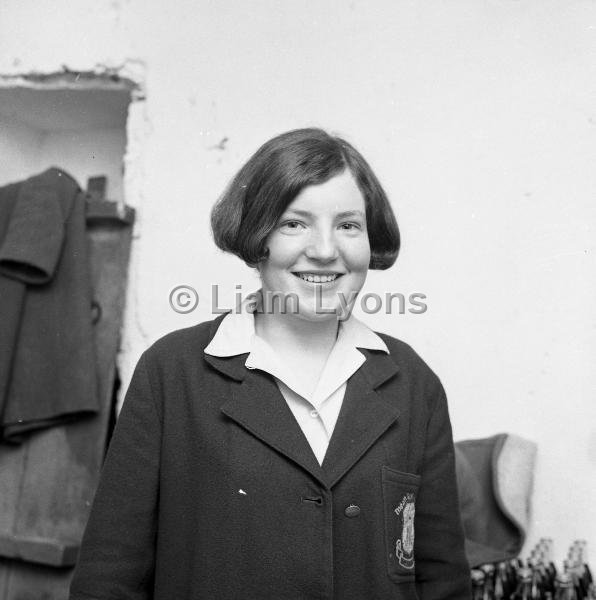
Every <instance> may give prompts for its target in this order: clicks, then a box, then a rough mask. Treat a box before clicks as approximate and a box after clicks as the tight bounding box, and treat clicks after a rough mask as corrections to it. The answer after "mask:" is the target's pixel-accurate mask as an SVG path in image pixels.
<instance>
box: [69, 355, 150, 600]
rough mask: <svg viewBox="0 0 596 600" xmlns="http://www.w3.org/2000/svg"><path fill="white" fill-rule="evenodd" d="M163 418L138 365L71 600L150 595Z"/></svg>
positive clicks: (105, 469)
mask: <svg viewBox="0 0 596 600" xmlns="http://www.w3.org/2000/svg"><path fill="white" fill-rule="evenodd" d="M160 446H161V419H160V414H159V411H158V407H157V406H156V404H155V402H154V398H153V394H152V392H151V385H150V382H149V378H148V372H147V367H146V358H145V355H143V357H141V360H140V361H139V364H138V365H137V367H136V369H135V372H134V375H133V377H132V381H131V384H130V387H129V389H128V392H127V394H126V398H125V400H124V404H123V407H122V410H121V412H120V415H119V418H118V422H117V424H116V428H115V430H114V434H113V436H112V440H111V443H110V447H109V450H108V453H107V456H106V460H105V463H104V466H103V470H102V473H101V477H100V482H99V486H98V488H97V492H96V495H95V500H94V502H93V507H92V509H91V514H90V517H89V521H88V523H87V528H86V530H85V534H84V536H83V542H82V545H81V552H80V556H79V561H78V563H77V566H76V569H75V573H74V577H73V580H72V584H71V588H70V600H90V599H91V598H93V599H96V600H108V599H109V600H113V599H115V598H127V599H129V600H146V599H149V598H151V597H152V587H153V572H154V563H155V538H156V529H157V525H156V521H157V502H158V492H159V464H160Z"/></svg>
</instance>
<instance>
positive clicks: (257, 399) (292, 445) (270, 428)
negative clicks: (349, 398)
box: [205, 354, 326, 485]
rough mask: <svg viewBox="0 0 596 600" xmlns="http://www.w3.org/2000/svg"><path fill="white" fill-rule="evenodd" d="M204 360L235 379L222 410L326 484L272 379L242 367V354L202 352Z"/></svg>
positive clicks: (307, 444) (315, 460)
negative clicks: (228, 398)
mask: <svg viewBox="0 0 596 600" xmlns="http://www.w3.org/2000/svg"><path fill="white" fill-rule="evenodd" d="M205 359H206V360H207V361H208V362H209V363H210V364H211V365H212V366H214V367H215V368H216V369H218V370H219V371H220V372H222V373H225V374H226V375H228V376H229V377H232V378H233V379H235V380H236V381H235V382H231V389H232V398H231V400H228V401H227V402H226V403H225V404H223V405H222V407H221V410H222V412H223V413H224V414H226V415H227V416H228V417H229V418H230V419H233V420H234V421H236V423H238V424H239V425H240V426H241V427H243V428H244V429H246V430H247V431H249V432H250V433H251V434H252V435H254V436H255V437H257V438H259V439H260V440H261V441H262V442H263V443H265V444H267V445H269V446H271V448H273V449H274V450H276V451H277V452H279V453H280V454H283V455H284V456H285V457H286V458H288V459H290V460H292V461H293V462H295V463H296V464H297V465H299V466H301V467H302V468H303V469H304V470H306V471H308V473H310V474H311V475H312V476H313V477H314V478H315V479H317V480H318V481H319V482H320V483H322V484H323V485H326V482H325V481H324V476H323V471H322V469H321V466H320V465H319V463H318V462H317V459H316V457H315V455H314V454H313V451H312V449H311V447H310V445H309V443H308V440H307V439H306V437H305V436H304V434H303V433H302V430H301V429H300V426H299V425H298V423H297V421H296V419H295V418H294V415H293V414H292V411H291V410H290V408H289V407H288V405H287V402H286V401H285V399H284V397H283V396H282V394H281V392H280V391H279V388H278V387H277V384H276V383H275V380H274V379H273V378H272V377H271V376H270V375H269V374H267V373H264V372H263V371H260V370H258V369H254V370H248V369H246V367H245V366H244V362H245V361H246V354H242V355H239V356H234V357H230V358H218V357H214V356H209V355H205Z"/></svg>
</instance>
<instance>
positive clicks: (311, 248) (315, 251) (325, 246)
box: [305, 231, 339, 262]
mask: <svg viewBox="0 0 596 600" xmlns="http://www.w3.org/2000/svg"><path fill="white" fill-rule="evenodd" d="M305 254H306V256H307V257H308V258H312V259H313V260H318V261H321V262H331V261H333V260H335V259H336V258H337V257H338V255H339V252H338V248H337V240H336V239H335V236H334V234H333V233H332V232H323V231H314V232H312V233H311V235H310V237H309V240H308V244H307V246H306V249H305Z"/></svg>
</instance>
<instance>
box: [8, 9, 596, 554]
mask: <svg viewBox="0 0 596 600" xmlns="http://www.w3.org/2000/svg"><path fill="white" fill-rule="evenodd" d="M131 63H132V64H136V65H139V66H140V71H142V72H144V79H145V81H144V84H145V87H146V93H147V100H146V102H145V103H144V104H143V105H142V107H141V106H140V105H136V106H135V107H133V109H132V112H131V117H132V122H131V125H130V126H129V143H130V148H129V155H128V158H127V165H128V168H129V171H128V172H127V175H126V181H125V192H126V194H127V200H128V201H129V202H130V203H132V204H135V205H136V206H137V207H138V208H139V219H138V223H137V238H136V240H135V245H134V256H133V262H132V269H133V270H132V274H131V286H130V295H129V303H128V311H127V319H126V328H125V337H124V346H123V356H122V365H123V368H124V375H125V378H126V377H128V376H129V375H130V369H131V367H132V364H133V363H134V362H135V361H136V359H137V357H138V355H139V353H140V352H141V351H142V349H143V348H144V347H146V345H147V344H149V343H150V342H151V341H153V340H154V339H156V338H157V337H158V336H160V335H162V334H163V333H165V332H166V331H169V330H171V329H174V328H178V327H182V326H187V325H191V324H193V323H195V322H197V321H201V320H204V319H207V318H210V314H209V296H210V286H211V284H212V283H219V284H220V286H221V288H222V289H223V290H224V292H225V291H226V290H229V292H228V295H229V296H230V297H231V296H232V294H233V292H234V291H235V290H234V285H235V284H242V286H243V289H244V290H246V291H250V290H251V289H252V288H253V287H254V286H255V279H254V276H253V275H252V274H251V273H250V272H249V271H248V270H247V269H246V267H244V266H243V265H242V264H241V263H240V262H239V261H237V260H236V259H234V258H231V257H226V256H221V255H220V254H219V253H218V252H216V251H215V249H214V248H213V246H212V244H211V242H210V234H209V228H208V213H209V209H210V206H211V205H212V203H213V201H214V200H215V198H216V197H217V195H218V194H219V192H220V191H221V189H222V188H223V186H224V185H225V182H226V181H227V180H228V179H229V178H230V177H231V176H232V175H233V173H234V172H235V170H236V169H237V168H238V167H239V166H240V164H241V162H242V161H243V160H244V159H245V158H247V157H248V155H249V154H250V153H251V152H252V151H253V150H254V149H255V148H256V147H257V146H258V145H259V144H260V143H261V142H263V141H264V140H265V139H267V138H268V137H270V136H271V135H273V134H275V133H278V132H281V131H283V130H286V129H289V128H294V127H301V126H306V125H321V126H324V127H327V128H329V129H331V130H334V131H337V132H339V133H341V134H343V135H344V136H346V137H347V138H348V139H350V140H352V141H353V142H354V143H355V144H356V145H357V146H358V147H359V148H360V149H361V150H362V151H363V153H364V155H365V156H366V157H367V158H368V159H369V161H370V163H371V164H372V165H373V167H374V168H375V169H376V171H377V173H378V175H379V176H380V178H381V180H382V181H383V183H384V185H385V187H386V189H387V191H388V192H389V194H390V196H391V198H392V199H393V202H394V205H395V208H396V212H397V214H398V219H399V221H400V224H401V228H402V232H403V252H402V254H401V257H400V259H399V261H398V263H397V265H396V266H395V267H394V268H393V269H391V270H390V271H388V272H384V273H375V274H373V276H371V278H370V281H369V284H368V288H367V289H368V290H369V291H376V292H378V293H383V292H384V291H401V292H403V293H406V294H408V293H411V292H422V293H425V294H426V295H427V296H428V300H427V302H428V306H429V310H428V311H427V312H426V313H425V314H423V315H391V316H387V315H374V316H372V315H371V316H369V317H367V320H368V322H369V323H371V324H373V325H374V326H375V327H377V328H379V329H381V330H384V331H386V332H388V333H391V334H393V335H397V336H398V337H402V338H404V339H406V340H407V341H409V342H410V343H411V344H412V345H413V346H414V347H415V348H416V349H417V350H418V351H419V352H420V353H421V354H422V355H423V356H424V357H425V358H426V359H427V360H428V362H429V363H430V364H431V365H432V366H433V367H434V368H435V370H436V371H437V372H438V373H439V374H440V376H441V378H442V379H443V382H444V384H445V386H446V389H447V392H448V395H449V398H450V405H451V414H452V420H453V425H454V430H455V434H456V437H457V438H464V437H479V436H485V435H491V434H493V433H495V432H499V431H510V432H515V433H518V434H520V435H522V436H526V437H528V438H530V439H533V440H535V441H536V442H537V443H538V445H539V456H538V460H539V462H538V467H537V473H536V475H537V480H536V491H535V492H536V493H535V513H534V526H533V529H532V530H531V532H530V540H529V543H533V542H535V540H536V539H537V538H538V537H540V536H550V537H553V538H554V539H555V544H556V548H555V550H556V553H557V556H558V558H559V559H561V558H562V557H563V554H564V552H565V551H566V549H567V546H568V545H569V543H570V542H571V541H572V540H573V539H575V538H577V537H582V538H586V539H587V540H588V542H589V544H591V546H592V548H594V547H595V546H596V402H595V397H594V396H595V395H596V369H594V366H593V365H594V359H595V358H596V319H595V309H594V305H595V300H596V284H595V282H594V273H596V268H595V267H596V264H595V263H596V259H595V244H594V239H595V233H596V231H595V230H596V202H594V195H595V192H596V169H594V158H595V147H596V107H595V103H594V99H595V98H596V4H594V3H593V2H589V1H572V2H569V1H568V0H559V1H554V0H526V1H525V2H514V1H513V0H502V1H499V2H496V1H490V0H486V1H484V2H478V1H477V0H460V1H458V2H439V1H431V2H424V3H421V2H413V1H406V0H398V1H393V0H376V1H372V2H366V3H365V2H362V1H360V0H353V1H351V2H349V1H339V0H337V1H327V2H318V1H316V0H286V1H284V2H279V1H274V0H250V1H247V2H231V1H223V2H213V1H207V0H200V1H192V2H191V1H190V0H178V1H177V2H169V3H165V2H158V1H156V0H152V1H147V0H145V1H141V0H128V1H125V0H121V1H113V0H93V1H91V0H80V1H79V2H77V3H72V2H66V1H65V0H53V1H52V2H49V1H43V2H40V1H39V0H37V1H35V2H34V1H33V0H5V1H4V3H3V8H2V12H1V13H0V72H4V73H22V72H27V71H30V70H39V71H55V70H60V69H61V67H62V65H68V67H69V68H71V69H82V70H88V69H92V68H95V67H96V66H97V65H98V64H99V65H107V66H109V67H113V68H117V67H118V66H120V65H123V64H126V65H130V64H131ZM224 138H227V142H226V143H225V144H222V145H223V149H221V148H220V147H219V143H220V142H221V140H223V139H224ZM181 283H186V284H190V285H193V286H194V287H195V288H196V289H197V291H198V292H199V294H200V297H201V302H200V304H199V308H198V309H197V311H195V312H194V313H192V314H191V315H188V316H181V315H178V314H175V313H174V312H173V311H172V310H171V309H170V308H169V305H168V298H167V296H168V292H169V290H170V289H171V288H172V287H173V286H174V285H177V284H181Z"/></svg>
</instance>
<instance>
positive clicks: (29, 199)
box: [0, 168, 98, 442]
mask: <svg viewBox="0 0 596 600" xmlns="http://www.w3.org/2000/svg"><path fill="white" fill-rule="evenodd" d="M0 314H1V315H2V318H1V319H0V416H1V417H0V439H2V440H4V441H11V442H18V441H21V440H22V439H23V436H24V434H25V433H28V432H31V431H33V430H36V429H42V428H45V427H49V426H52V425H56V424H60V423H64V422H66V421H68V420H70V419H73V418H78V417H80V416H81V415H84V414H88V413H93V412H96V411H97V410H98V401H97V383H96V365H95V353H94V340H93V325H92V314H91V288H90V273H89V261H88V257H87V239H86V234H85V199H84V195H83V193H82V192H81V190H80V189H79V186H78V185H77V183H76V181H75V180H74V179H73V178H72V177H70V176H69V175H68V174H66V173H65V172H64V171H61V170H60V169H56V168H51V169H48V170H46V171H44V172H43V173H41V174H39V175H36V176H34V177H31V178H29V179H27V180H25V181H22V182H19V183H15V184H11V185H7V186H4V187H2V188H0Z"/></svg>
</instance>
